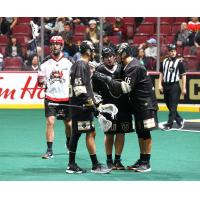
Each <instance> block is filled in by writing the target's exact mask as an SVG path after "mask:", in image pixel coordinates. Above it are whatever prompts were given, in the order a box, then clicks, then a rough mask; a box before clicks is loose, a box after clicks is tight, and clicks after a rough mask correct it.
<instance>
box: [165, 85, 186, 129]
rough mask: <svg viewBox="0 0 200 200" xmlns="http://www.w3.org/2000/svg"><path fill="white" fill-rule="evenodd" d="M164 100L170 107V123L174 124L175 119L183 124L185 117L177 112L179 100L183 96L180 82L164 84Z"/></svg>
mask: <svg viewBox="0 0 200 200" xmlns="http://www.w3.org/2000/svg"><path fill="white" fill-rule="evenodd" d="M163 89H164V90H163V93H164V100H165V103H166V105H167V108H168V109H169V116H168V124H169V126H172V124H173V121H174V120H175V121H176V122H177V124H178V125H180V124H181V122H182V120H183V118H182V117H181V116H180V115H179V114H178V112H177V106H178V102H179V99H180V96H181V88H180V85H179V82H177V83H172V84H164V87H163Z"/></svg>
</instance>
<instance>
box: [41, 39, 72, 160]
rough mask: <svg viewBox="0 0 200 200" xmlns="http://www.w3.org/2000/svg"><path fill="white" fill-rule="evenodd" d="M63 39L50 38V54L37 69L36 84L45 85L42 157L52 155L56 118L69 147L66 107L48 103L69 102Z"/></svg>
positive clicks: (68, 70)
mask: <svg viewBox="0 0 200 200" xmlns="http://www.w3.org/2000/svg"><path fill="white" fill-rule="evenodd" d="M63 45H64V40H63V39H62V37H61V36H53V37H52V38H51V39H50V48H51V54H50V55H49V56H47V57H46V58H45V59H44V61H43V63H42V64H41V66H40V70H39V71H38V85H39V86H40V87H43V86H45V100H44V104H45V117H46V141H47V151H46V153H45V154H44V155H42V158H43V159H49V158H52V157H53V150H52V145H53V141H54V123H55V120H56V119H59V120H63V122H64V125H65V134H66V147H67V149H68V148H69V140H70V136H71V117H70V113H69V108H68V107H62V106H54V105H49V103H52V102H54V103H60V104H63V103H65V104H69V99H70V69H71V66H72V62H71V61H70V60H68V58H65V57H64V54H63V52H62V49H63Z"/></svg>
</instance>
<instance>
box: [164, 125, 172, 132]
mask: <svg viewBox="0 0 200 200" xmlns="http://www.w3.org/2000/svg"><path fill="white" fill-rule="evenodd" d="M170 129H172V125H169V124H163V128H162V130H164V131H170Z"/></svg>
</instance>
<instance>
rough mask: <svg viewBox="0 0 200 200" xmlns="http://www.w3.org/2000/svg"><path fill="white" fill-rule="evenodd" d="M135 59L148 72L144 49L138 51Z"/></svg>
mask: <svg viewBox="0 0 200 200" xmlns="http://www.w3.org/2000/svg"><path fill="white" fill-rule="evenodd" d="M137 59H138V60H139V61H140V64H141V65H142V66H144V67H145V68H146V69H147V70H148V58H147V57H146V56H145V52H144V49H143V48H141V49H138V54H137Z"/></svg>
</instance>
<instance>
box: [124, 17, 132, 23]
mask: <svg viewBox="0 0 200 200" xmlns="http://www.w3.org/2000/svg"><path fill="white" fill-rule="evenodd" d="M123 21H124V23H125V24H135V18H134V17H124V18H123Z"/></svg>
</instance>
